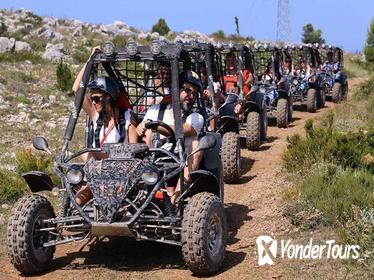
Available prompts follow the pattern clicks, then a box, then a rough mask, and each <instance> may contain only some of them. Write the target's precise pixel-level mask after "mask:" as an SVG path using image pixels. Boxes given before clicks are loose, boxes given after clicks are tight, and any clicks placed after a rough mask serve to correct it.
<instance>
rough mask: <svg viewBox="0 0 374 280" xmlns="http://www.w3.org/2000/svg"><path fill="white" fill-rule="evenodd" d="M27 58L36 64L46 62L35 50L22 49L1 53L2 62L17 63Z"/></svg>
mask: <svg viewBox="0 0 374 280" xmlns="http://www.w3.org/2000/svg"><path fill="white" fill-rule="evenodd" d="M26 60H29V61H31V62H32V63H34V64H42V63H44V60H43V59H42V57H41V56H40V55H39V54H38V53H35V52H28V51H22V52H18V53H13V52H11V53H9V52H7V53H1V54H0V61H1V62H10V63H16V62H24V61H26Z"/></svg>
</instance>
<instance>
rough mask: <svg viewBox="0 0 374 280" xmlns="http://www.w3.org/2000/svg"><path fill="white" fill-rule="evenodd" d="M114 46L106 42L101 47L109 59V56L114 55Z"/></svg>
mask: <svg viewBox="0 0 374 280" xmlns="http://www.w3.org/2000/svg"><path fill="white" fill-rule="evenodd" d="M114 48H115V47H114V44H113V43H112V42H110V41H108V42H105V43H104V45H103V53H104V54H105V55H106V56H108V57H110V56H113V54H114Z"/></svg>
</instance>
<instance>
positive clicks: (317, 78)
mask: <svg viewBox="0 0 374 280" xmlns="http://www.w3.org/2000/svg"><path fill="white" fill-rule="evenodd" d="M283 51H284V54H285V55H284V59H285V60H286V59H289V60H291V62H292V63H293V72H290V73H289V74H288V75H287V79H288V80H289V83H290V94H291V95H292V97H293V101H294V102H301V103H302V104H306V108H307V111H308V112H316V110H317V108H322V107H324V106H325V99H326V97H325V92H324V91H323V90H322V76H321V75H320V73H319V71H318V70H319V69H318V67H319V64H318V62H317V59H316V55H315V50H314V49H313V47H312V46H311V45H299V46H295V45H293V46H287V47H285V48H283Z"/></svg>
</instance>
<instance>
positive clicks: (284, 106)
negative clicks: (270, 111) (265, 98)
mask: <svg viewBox="0 0 374 280" xmlns="http://www.w3.org/2000/svg"><path fill="white" fill-rule="evenodd" d="M277 126H278V127H287V126H288V100H287V99H285V98H280V99H279V100H278V104H277Z"/></svg>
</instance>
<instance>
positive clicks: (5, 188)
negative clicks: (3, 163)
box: [0, 170, 27, 203]
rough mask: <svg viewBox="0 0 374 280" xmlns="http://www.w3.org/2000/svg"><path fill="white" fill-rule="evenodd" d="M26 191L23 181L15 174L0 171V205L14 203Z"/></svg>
mask: <svg viewBox="0 0 374 280" xmlns="http://www.w3.org/2000/svg"><path fill="white" fill-rule="evenodd" d="M26 191H27V187H26V184H25V182H24V180H23V179H22V178H21V176H19V175H18V174H17V173H14V172H11V171H7V170H0V203H5V202H15V201H16V200H17V199H18V198H20V197H21V196H22V195H23V194H24V193H25V192H26Z"/></svg>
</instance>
